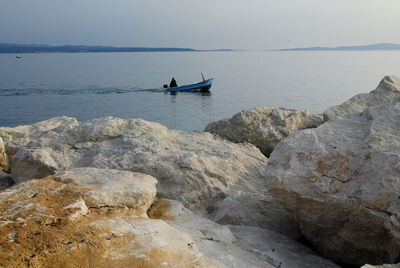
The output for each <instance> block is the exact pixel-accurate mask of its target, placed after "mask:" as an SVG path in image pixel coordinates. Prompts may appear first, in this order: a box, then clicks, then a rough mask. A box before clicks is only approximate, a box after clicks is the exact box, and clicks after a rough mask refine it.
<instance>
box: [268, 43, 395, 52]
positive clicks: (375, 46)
mask: <svg viewBox="0 0 400 268" xmlns="http://www.w3.org/2000/svg"><path fill="white" fill-rule="evenodd" d="M319 50H400V45H398V44H390V43H380V44H372V45H365V46H339V47H304V48H285V49H277V50H275V51H319Z"/></svg>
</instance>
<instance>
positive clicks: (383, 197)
mask: <svg viewBox="0 0 400 268" xmlns="http://www.w3.org/2000/svg"><path fill="white" fill-rule="evenodd" d="M399 133H400V103H396V104H387V105H383V106H374V107H370V108H368V109H367V110H366V111H364V112H363V113H361V114H353V115H350V116H347V117H340V118H338V119H336V120H332V121H328V122H326V123H325V124H323V125H322V126H320V127H318V128H317V129H309V130H304V131H300V132H298V133H295V134H293V135H290V136H289V137H287V138H286V139H284V140H282V141H281V142H280V143H279V144H278V145H277V146H276V148H275V150H274V152H273V153H272V155H271V158H270V160H269V163H268V166H267V179H268V182H269V183H268V187H269V189H270V192H271V194H272V196H273V197H274V198H275V199H276V200H278V201H279V202H281V203H282V204H283V205H284V206H285V207H286V209H288V211H289V212H290V213H291V214H292V216H293V217H294V218H295V219H296V221H297V222H298V223H299V225H300V230H301V232H302V233H303V234H304V236H305V237H306V238H307V239H308V240H309V241H310V242H311V243H312V244H313V245H314V246H315V248H316V249H318V250H319V251H320V252H321V253H323V255H324V256H327V257H329V258H331V259H333V260H336V261H338V262H341V263H349V264H357V265H363V264H365V263H372V264H379V263H393V262H396V261H398V260H399V258H400V202H399V196H400V180H399V178H400V135H399Z"/></svg>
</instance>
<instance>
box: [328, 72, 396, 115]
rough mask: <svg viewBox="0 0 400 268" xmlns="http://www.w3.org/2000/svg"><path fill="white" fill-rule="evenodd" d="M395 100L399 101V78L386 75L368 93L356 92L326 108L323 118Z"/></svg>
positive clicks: (354, 111) (358, 110)
mask: <svg viewBox="0 0 400 268" xmlns="http://www.w3.org/2000/svg"><path fill="white" fill-rule="evenodd" d="M395 102H400V78H397V77H395V76H386V77H384V78H383V79H382V80H381V82H380V83H379V85H378V87H377V88H376V89H374V90H372V91H371V92H370V93H361V94H358V95H356V96H354V97H352V98H350V99H349V100H347V101H345V102H344V103H342V104H341V105H338V106H334V107H331V108H329V109H327V110H326V111H325V112H324V119H325V120H326V121H327V120H332V119H335V118H337V117H339V116H345V115H348V114H352V113H360V112H362V111H364V110H365V109H366V108H368V107H370V106H376V105H382V104H386V103H395Z"/></svg>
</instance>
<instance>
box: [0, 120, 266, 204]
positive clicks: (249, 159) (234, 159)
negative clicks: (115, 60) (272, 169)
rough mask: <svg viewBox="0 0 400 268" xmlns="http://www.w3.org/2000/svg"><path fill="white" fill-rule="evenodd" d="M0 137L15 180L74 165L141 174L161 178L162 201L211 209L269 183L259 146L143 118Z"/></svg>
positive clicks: (43, 125) (10, 131)
mask: <svg viewBox="0 0 400 268" xmlns="http://www.w3.org/2000/svg"><path fill="white" fill-rule="evenodd" d="M0 137H2V138H3V140H4V143H5V146H6V151H7V153H8V156H9V158H10V161H11V171H12V175H13V179H14V180H15V181H17V182H22V181H25V180H29V179H32V178H40V177H43V176H46V175H50V174H54V173H56V172H59V171H63V170H67V169H71V168H74V167H97V168H111V169H118V170H129V171H137V172H142V173H146V174H149V175H152V176H154V177H156V178H157V179H158V181H159V184H158V186H157V191H158V194H159V196H160V197H169V198H177V199H179V200H180V201H182V202H183V203H184V204H185V205H187V206H189V207H192V208H194V207H201V208H206V207H210V209H212V207H213V206H214V204H215V200H220V199H222V198H224V197H225V196H226V195H228V193H229V192H230V191H231V190H234V189H236V190H237V189H240V190H246V191H250V192H251V191H258V189H262V188H263V187H264V186H263V185H264V183H265V182H264V180H263V178H262V173H263V170H264V168H265V165H266V162H267V158H266V157H265V156H264V155H263V154H262V153H261V152H260V151H259V150H258V149H257V148H256V147H254V146H252V145H250V144H234V143H231V142H228V141H226V140H223V139H221V138H217V137H215V136H213V135H212V134H210V133H199V132H184V131H175V130H170V129H168V128H166V127H164V126H162V125H160V124H158V123H153V122H148V121H145V120H141V119H127V120H124V119H118V118H112V117H106V118H100V119H95V120H90V121H86V122H78V121H77V120H76V119H74V118H68V117H61V118H53V119H50V120H47V121H43V122H39V123H37V124H33V125H30V126H20V127H16V128H0Z"/></svg>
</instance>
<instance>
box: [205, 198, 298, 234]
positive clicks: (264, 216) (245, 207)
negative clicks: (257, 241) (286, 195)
mask: <svg viewBox="0 0 400 268" xmlns="http://www.w3.org/2000/svg"><path fill="white" fill-rule="evenodd" d="M213 220H214V221H216V222H218V223H220V224H232V225H247V226H256V227H261V228H264V229H268V230H270V231H274V232H277V233H280V234H283V235H287V236H288V237H291V238H293V239H297V238H299V232H298V226H297V224H296V223H295V222H294V221H292V219H291V218H290V216H289V214H288V213H287V212H286V211H285V210H284V209H283V208H282V205H280V204H279V203H277V202H276V201H275V200H273V199H272V197H271V195H269V194H268V193H248V192H242V191H237V192H235V193H233V194H232V195H230V196H228V197H227V198H225V199H224V200H223V201H222V202H220V204H219V205H218V206H217V210H216V213H215V215H214V216H213Z"/></svg>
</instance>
